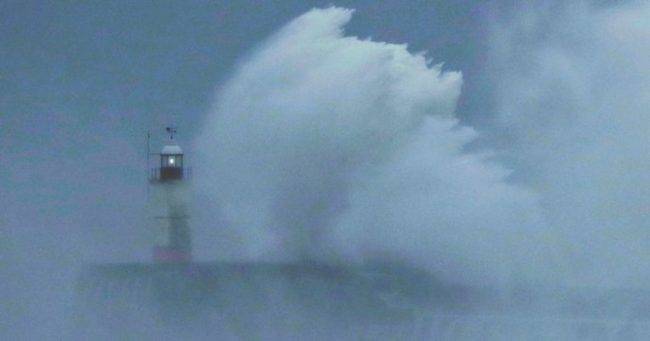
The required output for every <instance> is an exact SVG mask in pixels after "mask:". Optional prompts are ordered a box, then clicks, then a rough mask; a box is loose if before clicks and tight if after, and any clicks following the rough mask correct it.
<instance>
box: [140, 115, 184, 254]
mask: <svg viewBox="0 0 650 341" xmlns="http://www.w3.org/2000/svg"><path fill="white" fill-rule="evenodd" d="M167 132H168V133H169V141H168V142H167V144H166V145H165V146H164V147H163V148H162V150H161V152H160V154H157V155H159V156H160V166H159V167H156V168H153V169H151V172H150V176H149V183H150V185H151V192H150V198H149V206H150V212H151V216H152V218H153V219H152V225H153V228H154V231H156V241H155V245H154V248H153V258H154V261H156V262H159V263H182V262H189V261H191V260H192V238H191V233H190V227H189V224H188V219H189V217H188V214H187V201H188V194H189V193H188V192H189V191H188V184H187V177H188V175H189V172H188V169H187V168H186V167H185V166H184V165H183V161H184V160H183V156H184V155H183V150H182V149H181V147H180V146H179V145H178V144H176V142H175V141H174V134H175V133H176V129H175V128H173V127H168V128H167Z"/></svg>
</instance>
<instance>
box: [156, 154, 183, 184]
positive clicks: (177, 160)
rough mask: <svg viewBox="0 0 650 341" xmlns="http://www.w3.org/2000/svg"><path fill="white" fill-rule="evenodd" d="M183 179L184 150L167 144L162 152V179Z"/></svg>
mask: <svg viewBox="0 0 650 341" xmlns="http://www.w3.org/2000/svg"><path fill="white" fill-rule="evenodd" d="M181 179H183V150H182V149H181V147H179V146H178V145H167V146H165V147H163V149H162V151H161V152H160V181H166V180H181Z"/></svg>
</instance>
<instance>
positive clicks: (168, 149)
mask: <svg viewBox="0 0 650 341" xmlns="http://www.w3.org/2000/svg"><path fill="white" fill-rule="evenodd" d="M160 154H163V155H176V154H183V150H182V149H181V147H179V146H178V145H167V146H164V147H163V149H162V152H160Z"/></svg>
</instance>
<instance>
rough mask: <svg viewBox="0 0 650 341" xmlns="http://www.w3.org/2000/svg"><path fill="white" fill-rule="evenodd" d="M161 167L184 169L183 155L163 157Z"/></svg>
mask: <svg viewBox="0 0 650 341" xmlns="http://www.w3.org/2000/svg"><path fill="white" fill-rule="evenodd" d="M160 161H161V162H160V167H163V168H169V167H173V168H182V167H183V155H182V154H172V155H161V158H160Z"/></svg>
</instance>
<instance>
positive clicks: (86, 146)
mask: <svg viewBox="0 0 650 341" xmlns="http://www.w3.org/2000/svg"><path fill="white" fill-rule="evenodd" d="M480 3H482V2H474V1H409V2H405V1H370V0H369V1H335V2H332V1H302V0H301V1H263V2H260V1H182V2H179V1H162V2H161V1H116V2H108V1H87V2H45V1H22V0H21V1H13V0H8V1H2V2H0V136H1V137H2V151H3V158H4V159H5V162H4V165H5V166H4V167H2V169H0V176H1V177H2V182H3V186H2V193H3V195H2V197H3V201H4V202H5V205H4V206H5V208H6V209H5V210H4V211H3V213H2V217H3V219H2V223H3V224H8V225H9V226H12V227H18V226H20V227H22V228H27V229H32V228H33V229H35V230H36V231H37V230H38V229H42V228H47V227H46V226H48V225H49V226H50V227H49V228H52V229H62V230H65V229H66V226H68V228H69V226H78V225H87V226H88V229H89V230H94V231H95V232H94V233H98V234H99V237H98V238H99V240H103V241H105V243H108V244H109V245H110V246H111V248H114V247H116V246H117V245H120V244H121V243H120V242H119V241H118V240H123V239H124V238H126V239H127V240H128V239H129V237H128V236H121V237H119V238H114V237H111V233H108V232H106V234H103V232H101V231H106V230H110V229H113V228H115V225H122V224H126V225H129V226H136V225H137V224H134V223H132V222H133V221H135V219H134V218H135V216H137V212H136V211H135V210H134V209H133V207H139V206H140V205H141V202H142V201H143V199H144V197H143V193H144V190H143V188H144V180H143V172H144V170H143V169H144V165H143V161H144V136H145V132H146V131H147V130H152V131H154V132H155V133H161V132H162V129H163V127H164V126H166V125H168V124H174V125H176V126H178V127H179V139H180V141H181V142H185V143H184V145H185V147H186V148H189V147H190V146H189V144H188V143H187V142H188V141H190V140H191V139H192V138H193V136H194V135H195V133H196V132H197V129H198V128H199V127H200V126H201V124H202V123H203V121H204V119H205V116H206V114H207V112H208V109H209V108H210V106H211V104H212V100H213V96H214V92H215V89H216V88H218V87H219V85H220V84H221V83H222V82H223V81H224V80H225V79H227V78H228V77H229V75H231V74H232V72H233V69H234V67H235V66H236V65H237V63H238V60H240V59H241V58H243V57H244V56H246V55H247V53H251V52H252V51H253V50H254V49H255V47H256V46H257V45H258V44H259V43H260V42H261V41H263V39H265V38H266V37H268V36H269V35H270V34H271V33H272V32H273V31H274V30H275V29H277V28H279V27H280V26H281V25H283V24H285V23H286V22H288V21H289V20H291V19H292V18H294V17H296V16H297V15H299V14H301V13H303V12H305V11H307V10H309V9H310V8H312V7H326V6H328V5H331V4H336V5H340V6H344V7H349V8H353V9H355V10H356V13H355V17H354V19H353V20H352V22H351V23H350V25H348V26H347V28H346V29H347V30H348V32H349V34H351V35H358V36H360V37H371V38H372V39H373V40H378V41H386V42H393V43H400V44H402V43H404V44H408V45H409V46H410V50H411V51H414V52H418V51H427V54H428V56H429V57H430V58H432V59H433V60H434V61H435V62H444V63H445V68H446V69H452V70H462V72H463V74H464V78H465V83H464V87H465V88H477V87H478V86H477V85H476V84H478V83H479V78H480V77H481V75H480V72H478V70H480V65H481V60H482V58H483V56H484V49H483V44H484V40H485V31H486V24H485V22H484V19H485V16H486V13H487V8H486V6H485V5H481V4H480ZM474 80H476V82H475V81H474ZM483 92H488V90H485V91H482V90H481V91H473V96H471V97H467V96H465V95H462V96H461V100H460V104H459V113H460V116H462V117H470V118H471V117H477V116H483V115H486V116H487V115H490V110H489V108H490V99H489V96H483V95H482V93H483ZM464 93H465V92H464ZM159 135H162V134H159ZM154 145H156V144H154ZM191 157H192V156H191V155H190V156H189V160H190V162H191ZM98 200H101V201H102V205H101V207H97V201H98ZM80 208H81V209H80ZM115 210H120V211H121V212H123V214H124V215H125V216H126V217H124V218H123V219H119V217H117V216H116V215H114V214H112V212H115ZM88 211H90V212H92V214H87V213H82V212H88ZM24 225H29V226H24ZM54 225H56V227H55V226H54ZM91 226H95V228H93V227H91ZM36 231H33V232H36ZM111 240H113V242H114V243H115V244H111V243H112V242H111ZM107 247H109V246H107ZM122 249H123V248H122ZM121 252H122V253H126V254H128V253H129V251H128V250H122V251H121ZM132 252H136V251H132ZM124 257H128V256H124Z"/></svg>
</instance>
